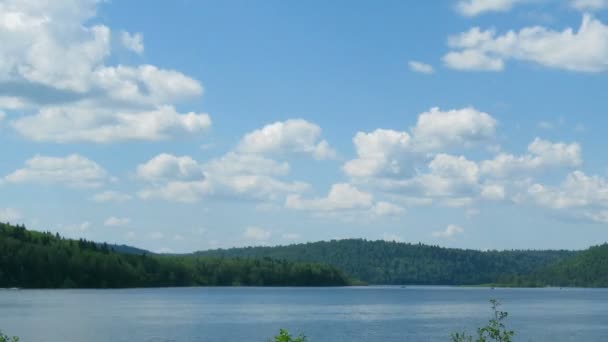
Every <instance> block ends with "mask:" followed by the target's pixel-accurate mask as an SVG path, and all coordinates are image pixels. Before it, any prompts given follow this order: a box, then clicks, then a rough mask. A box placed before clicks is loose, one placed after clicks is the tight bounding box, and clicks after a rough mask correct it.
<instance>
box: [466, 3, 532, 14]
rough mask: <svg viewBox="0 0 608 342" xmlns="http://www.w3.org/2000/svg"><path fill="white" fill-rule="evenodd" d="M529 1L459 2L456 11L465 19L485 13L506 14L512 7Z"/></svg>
mask: <svg viewBox="0 0 608 342" xmlns="http://www.w3.org/2000/svg"><path fill="white" fill-rule="evenodd" d="M526 1H530V0H460V1H458V3H457V4H456V10H457V11H458V12H459V13H460V14H462V15H464V16H467V17H474V16H476V15H479V14H482V13H485V12H508V11H510V10H511V8H513V6H514V5H516V4H517V3H521V2H526Z"/></svg>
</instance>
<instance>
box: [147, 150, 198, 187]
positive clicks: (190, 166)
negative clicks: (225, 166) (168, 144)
mask: <svg viewBox="0 0 608 342" xmlns="http://www.w3.org/2000/svg"><path fill="white" fill-rule="evenodd" d="M137 177H139V178H140V179H143V180H147V181H159V180H166V179H178V180H193V179H202V177H203V170H202V166H201V165H199V164H198V163H197V162H196V161H195V160H194V159H192V157H189V156H183V157H177V156H174V155H171V154H167V153H162V154H159V155H157V156H156V157H154V158H152V159H150V160H149V161H148V162H146V163H144V164H141V165H139V166H138V167H137Z"/></svg>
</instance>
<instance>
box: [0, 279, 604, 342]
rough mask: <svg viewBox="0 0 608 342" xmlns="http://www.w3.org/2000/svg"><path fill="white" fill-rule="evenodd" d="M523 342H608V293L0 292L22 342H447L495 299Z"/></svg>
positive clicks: (0, 325) (5, 324)
mask: <svg viewBox="0 0 608 342" xmlns="http://www.w3.org/2000/svg"><path fill="white" fill-rule="evenodd" d="M490 298H497V299H499V300H501V301H502V302H503V303H504V307H503V309H504V310H506V311H508V312H509V313H510V317H509V321H508V324H509V325H510V326H511V327H512V328H513V329H515V330H516V331H517V332H518V335H517V338H516V339H515V340H516V341H551V342H555V341H557V342H559V341H608V290H590V289H564V290H560V289H496V290H490V289H485V288H452V287H407V288H400V287H354V288H181V289H178V288H171V289H132V290H21V291H10V290H0V329H3V330H5V331H6V332H8V333H10V334H12V335H19V336H21V338H22V341H24V342H30V341H33V342H38V341H40V342H87V341H88V342H108V341H112V342H117V341H124V342H137V341H146V342H148V341H149V342H165V341H197V342H202V341H204V342H216V341H217V342H220V341H222V342H225V341H239V342H240V341H247V342H249V341H252V342H255V341H259V342H263V341H266V339H267V338H268V337H271V336H272V335H273V334H274V333H276V332H277V331H278V329H279V328H281V327H284V328H287V329H288V330H290V331H291V332H303V333H305V334H306V335H307V336H308V337H309V341H310V342H317V341H332V342H334V341H348V342H351V341H374V342H376V341H377V342H397V341H449V335H450V332H453V331H457V330H463V329H467V330H469V331H473V329H474V327H476V326H479V325H481V324H483V323H485V322H486V321H487V319H488V317H489V315H490V309H489V305H488V300H489V299H490Z"/></svg>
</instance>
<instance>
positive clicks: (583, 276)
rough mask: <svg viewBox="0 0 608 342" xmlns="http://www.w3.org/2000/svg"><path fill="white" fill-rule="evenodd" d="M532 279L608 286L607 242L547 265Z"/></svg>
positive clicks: (539, 282) (553, 284) (541, 281)
mask: <svg viewBox="0 0 608 342" xmlns="http://www.w3.org/2000/svg"><path fill="white" fill-rule="evenodd" d="M532 281H533V282H535V283H538V284H542V285H550V286H564V287H566V286H570V287H608V244H603V245H600V246H595V247H591V248H589V249H587V250H585V251H582V252H581V253H580V254H578V255H576V256H574V257H572V258H568V259H566V260H564V261H561V262H559V263H557V264H555V265H552V266H550V267H547V268H546V269H544V270H542V271H540V272H539V273H538V274H536V275H535V276H534V277H532Z"/></svg>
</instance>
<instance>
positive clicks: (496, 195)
mask: <svg viewBox="0 0 608 342" xmlns="http://www.w3.org/2000/svg"><path fill="white" fill-rule="evenodd" d="M480 196H481V197H482V198H484V199H487V200H495V201H498V200H503V199H505V197H506V191H505V187H504V186H503V185H502V184H484V185H483V186H482V187H481V193H480Z"/></svg>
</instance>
